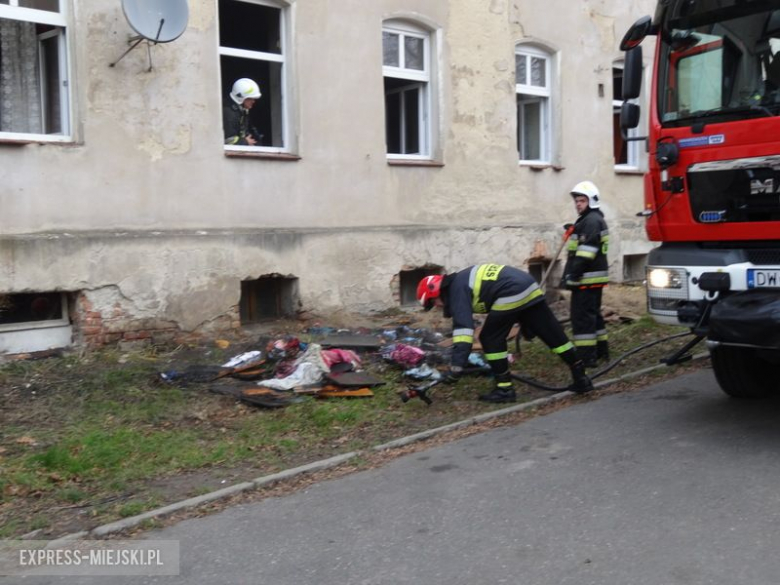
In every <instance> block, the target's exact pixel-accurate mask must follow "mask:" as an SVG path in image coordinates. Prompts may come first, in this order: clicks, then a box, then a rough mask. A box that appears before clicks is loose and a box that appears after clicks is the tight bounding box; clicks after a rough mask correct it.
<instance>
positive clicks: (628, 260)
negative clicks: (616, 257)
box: [623, 254, 647, 283]
mask: <svg viewBox="0 0 780 585" xmlns="http://www.w3.org/2000/svg"><path fill="white" fill-rule="evenodd" d="M646 265H647V254H626V255H625V256H623V282H626V283H629V282H641V281H643V280H644V279H645V266H646Z"/></svg>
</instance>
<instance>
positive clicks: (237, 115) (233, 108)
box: [222, 104, 260, 146]
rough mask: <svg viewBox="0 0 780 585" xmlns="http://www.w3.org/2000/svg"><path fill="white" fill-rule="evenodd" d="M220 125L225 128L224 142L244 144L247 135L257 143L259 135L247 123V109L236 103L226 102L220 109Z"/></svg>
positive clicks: (246, 143)
mask: <svg viewBox="0 0 780 585" xmlns="http://www.w3.org/2000/svg"><path fill="white" fill-rule="evenodd" d="M222 127H223V128H224V130H225V144H232V145H242V146H246V145H248V144H249V143H248V142H247V141H246V137H247V136H252V137H253V138H254V139H255V140H256V141H257V143H258V144H260V137H259V136H257V132H255V131H254V128H253V127H251V126H250V125H249V110H247V109H246V108H242V107H241V106H239V105H238V104H228V105H226V106H225V107H224V108H223V109H222Z"/></svg>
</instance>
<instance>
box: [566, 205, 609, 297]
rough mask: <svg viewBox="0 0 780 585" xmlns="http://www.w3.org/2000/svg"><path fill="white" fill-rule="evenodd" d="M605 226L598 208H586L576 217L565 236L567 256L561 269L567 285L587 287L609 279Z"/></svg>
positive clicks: (604, 282)
mask: <svg viewBox="0 0 780 585" xmlns="http://www.w3.org/2000/svg"><path fill="white" fill-rule="evenodd" d="M608 247H609V230H608V229H607V222H606V221H604V214H603V213H601V210H600V209H590V208H588V210H586V211H585V213H583V214H582V215H580V216H579V217H578V218H577V221H576V222H575V223H574V232H573V233H572V235H571V238H570V239H569V245H568V251H569V256H568V259H567V260H566V267H565V268H564V269H563V275H564V276H563V278H564V284H565V285H566V287H567V288H572V289H574V288H582V287H585V288H591V287H594V288H595V287H600V286H604V285H606V284H607V283H608V282H609V264H608V263H607V248H608Z"/></svg>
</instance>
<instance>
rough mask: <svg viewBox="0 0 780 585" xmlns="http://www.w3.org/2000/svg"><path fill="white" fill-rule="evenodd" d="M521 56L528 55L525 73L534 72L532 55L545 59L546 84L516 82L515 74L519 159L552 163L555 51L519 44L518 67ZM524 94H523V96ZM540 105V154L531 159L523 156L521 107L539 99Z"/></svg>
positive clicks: (525, 162) (524, 162)
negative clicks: (553, 62)
mask: <svg viewBox="0 0 780 585" xmlns="http://www.w3.org/2000/svg"><path fill="white" fill-rule="evenodd" d="M518 56H522V57H523V58H525V59H526V73H527V74H528V75H530V74H531V58H533V57H536V58H541V59H544V63H545V66H544V79H545V85H544V87H540V86H537V85H531V84H530V83H517V79H516V78H515V99H516V101H517V104H518V108H517V112H518V119H517V143H518V161H519V164H521V165H528V164H531V165H538V164H552V157H553V154H552V144H553V125H552V112H553V95H552V93H553V92H552V84H553V79H552V73H553V67H552V60H553V55H552V54H551V53H549V52H548V51H545V50H543V49H539V48H537V47H534V46H530V45H527V44H519V45H516V46H515V70H516V60H517V57H518ZM521 96H523V97H521ZM537 101H538V103H539V104H540V105H541V107H540V117H541V128H540V133H539V154H540V156H539V158H538V159H529V158H521V149H520V147H519V145H520V144H522V141H523V136H522V134H521V132H520V128H521V123H520V122H521V119H520V118H519V116H520V114H521V109H522V107H523V106H524V105H525V104H528V103H532V102H537Z"/></svg>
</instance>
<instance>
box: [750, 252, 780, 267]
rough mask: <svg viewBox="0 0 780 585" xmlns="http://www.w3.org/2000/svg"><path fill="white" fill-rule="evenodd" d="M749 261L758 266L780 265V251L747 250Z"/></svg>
mask: <svg viewBox="0 0 780 585" xmlns="http://www.w3.org/2000/svg"><path fill="white" fill-rule="evenodd" d="M747 258H748V260H749V261H750V262H751V263H753V264H755V265H756V266H771V265H775V266H777V265H780V250H747Z"/></svg>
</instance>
